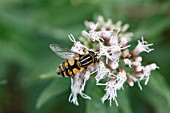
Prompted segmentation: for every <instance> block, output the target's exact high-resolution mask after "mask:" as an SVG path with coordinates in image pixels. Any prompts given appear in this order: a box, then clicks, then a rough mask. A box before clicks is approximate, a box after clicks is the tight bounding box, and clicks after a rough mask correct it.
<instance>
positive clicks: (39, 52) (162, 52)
mask: <svg viewBox="0 0 170 113" xmlns="http://www.w3.org/2000/svg"><path fill="white" fill-rule="evenodd" d="M98 15H103V16H104V18H105V19H107V18H112V20H113V22H116V21H118V20H121V21H122V22H123V23H129V24H130V29H129V31H131V32H134V40H135V41H136V40H137V39H139V38H140V37H141V36H144V38H145V40H147V41H148V42H149V43H154V46H153V48H154V49H155V51H153V52H151V53H150V54H142V56H143V57H144V62H146V63H151V62H156V63H157V64H158V66H159V67H160V69H159V70H158V71H155V72H152V75H151V78H150V81H149V84H148V85H147V86H144V85H143V83H142V85H143V91H140V90H139V88H138V87H137V85H135V87H129V86H128V85H126V86H125V90H124V91H119V92H118V98H117V100H118V103H119V107H116V105H115V104H114V103H113V104H112V107H109V106H108V104H109V103H108V102H106V103H105V104H102V102H101V100H100V98H101V97H102V96H103V94H104V92H103V89H100V88H98V87H97V86H96V85H95V82H94V80H93V79H90V80H89V81H88V82H87V86H86V90H85V93H86V94H88V95H89V96H91V97H92V100H91V101H88V100H84V99H82V98H79V103H80V106H78V107H77V106H75V105H73V104H71V103H69V102H68V97H69V94H70V80H69V78H57V77H54V76H51V73H52V75H53V73H55V71H56V68H57V66H58V65H59V64H60V63H61V62H62V60H61V59H60V58H59V57H57V56H56V55H55V54H54V53H53V52H52V51H51V50H50V49H49V44H50V43H59V44H61V45H64V46H65V47H67V48H70V47H71V45H72V43H71V42H70V41H69V40H68V37H67V35H68V34H70V33H71V34H73V35H74V36H75V37H77V39H78V37H79V36H80V35H81V31H82V30H84V29H85V27H84V24H83V22H84V20H90V21H92V20H94V21H96V19H97V16H98ZM135 43H136V42H135ZM169 58H170V1H169V0H103V1H102V0H0V113H68V112H69V113H80V112H81V113H169V112H170V89H169V87H170V82H169V81H170V77H169V73H170V65H169V64H170V61H169ZM46 73H47V74H46ZM48 73H49V74H48ZM42 74H44V76H46V77H47V78H46V79H41V78H40V76H41V75H42ZM56 76H57V75H56ZM92 90H93V91H92Z"/></svg>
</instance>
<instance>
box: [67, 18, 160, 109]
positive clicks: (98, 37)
mask: <svg viewBox="0 0 170 113" xmlns="http://www.w3.org/2000/svg"><path fill="white" fill-rule="evenodd" d="M85 25H86V27H87V29H89V31H85V30H84V31H82V36H81V37H80V41H81V42H77V41H76V40H75V39H74V37H73V36H72V35H69V38H70V40H71V41H72V42H73V43H74V46H73V47H72V49H71V50H72V51H74V52H77V53H80V54H83V48H86V49H87V50H93V51H94V52H96V53H97V55H98V56H97V59H98V61H97V63H96V64H95V65H93V66H91V67H90V69H88V70H86V73H85V74H83V73H78V74H76V75H75V76H74V77H73V78H72V84H71V95H70V98H69V101H70V102H73V103H74V104H76V105H79V104H78V101H77V95H78V94H80V95H81V96H82V97H83V98H85V99H91V98H90V97H89V96H87V95H85V94H84V93H83V91H84V87H85V83H86V81H87V80H88V79H89V78H90V76H93V75H94V76H95V79H96V85H99V86H100V85H104V86H105V91H106V94H105V95H104V96H103V97H101V100H102V102H103V103H104V102H105V101H106V100H109V101H110V106H111V103H112V101H115V103H116V105H117V106H118V102H117V100H116V97H117V91H118V90H121V89H123V86H124V84H125V83H126V82H127V83H128V84H129V85H130V86H133V85H134V83H135V82H137V83H138V86H139V88H140V89H142V87H141V85H140V81H141V80H145V85H146V84H147V83H148V80H149V76H150V72H151V71H153V70H155V69H157V68H159V67H158V66H157V65H156V64H155V63H152V64H149V65H147V66H142V57H141V56H139V54H140V53H141V52H147V53H149V52H150V51H152V50H153V49H150V48H149V47H150V46H152V45H153V44H148V43H147V42H146V41H144V39H143V37H142V40H141V41H140V40H139V41H138V45H137V46H136V47H135V49H134V50H132V51H131V52H130V50H129V47H130V45H128V42H130V41H131V40H132V36H133V33H131V32H126V31H127V29H128V27H129V25H128V24H125V25H123V26H122V23H121V22H120V21H119V22H117V23H115V24H113V23H112V20H111V19H108V20H107V21H106V22H105V21H104V19H103V17H102V16H99V17H98V22H97V23H94V22H88V21H85ZM129 70H130V71H129ZM103 81H106V82H105V83H103Z"/></svg>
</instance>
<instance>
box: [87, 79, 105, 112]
mask: <svg viewBox="0 0 170 113" xmlns="http://www.w3.org/2000/svg"><path fill="white" fill-rule="evenodd" d="M88 84H89V85H88V88H87V90H86V91H87V95H89V96H90V97H91V100H90V101H89V100H88V101H87V102H86V113H106V111H107V110H106V105H105V104H103V103H102V101H101V99H100V98H101V96H100V95H101V94H102V92H101V90H100V89H99V87H97V86H96V85H95V81H94V80H91V81H90V83H88Z"/></svg>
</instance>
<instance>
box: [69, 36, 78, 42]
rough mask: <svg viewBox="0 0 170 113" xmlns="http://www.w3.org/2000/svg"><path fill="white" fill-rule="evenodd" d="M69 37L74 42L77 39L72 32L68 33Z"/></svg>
mask: <svg viewBox="0 0 170 113" xmlns="http://www.w3.org/2000/svg"><path fill="white" fill-rule="evenodd" d="M68 37H69V39H70V40H71V41H72V42H74V43H75V42H76V40H75V38H74V36H73V35H72V34H70V35H68Z"/></svg>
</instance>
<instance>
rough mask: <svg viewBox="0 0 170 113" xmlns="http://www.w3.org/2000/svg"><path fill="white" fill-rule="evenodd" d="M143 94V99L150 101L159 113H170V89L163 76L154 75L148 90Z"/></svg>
mask: <svg viewBox="0 0 170 113" xmlns="http://www.w3.org/2000/svg"><path fill="white" fill-rule="evenodd" d="M143 93H144V94H142V98H144V99H145V100H146V101H148V103H150V104H151V105H152V106H153V107H154V109H155V111H156V112H157V113H169V110H170V89H169V87H168V86H167V84H166V82H165V80H164V79H163V76H162V75H161V74H159V73H158V72H153V73H152V76H151V77H150V81H149V84H148V88H146V89H144V91H143Z"/></svg>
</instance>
